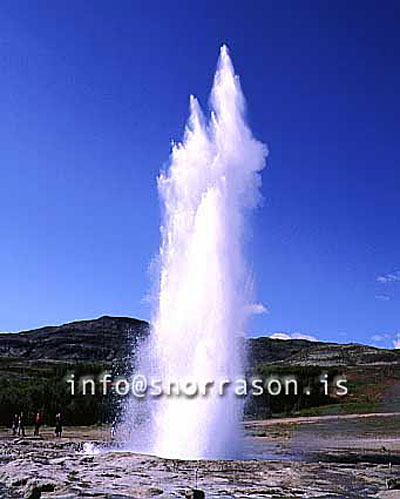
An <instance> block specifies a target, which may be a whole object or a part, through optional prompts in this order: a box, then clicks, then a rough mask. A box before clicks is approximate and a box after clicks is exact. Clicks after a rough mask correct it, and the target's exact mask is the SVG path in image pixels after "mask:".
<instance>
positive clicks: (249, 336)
mask: <svg viewBox="0 0 400 499" xmlns="http://www.w3.org/2000/svg"><path fill="white" fill-rule="evenodd" d="M104 318H109V319H132V320H135V321H139V322H145V323H146V324H149V325H150V324H151V322H150V321H149V320H148V319H142V318H139V317H135V316H128V315H110V314H102V315H100V316H98V317H94V318H93V317H92V318H85V319H71V320H67V321H66V322H61V323H57V324H50V323H49V324H44V325H39V326H35V327H32V328H28V329H21V330H18V331H0V334H18V333H27V332H31V331H38V330H40V329H45V328H47V327H61V326H66V325H68V324H73V323H75V322H93V321H97V320H100V319H104ZM290 334H292V335H293V336H292V337H289V336H290ZM280 335H286V336H287V337H286V338H283V337H279V336H280ZM238 336H239V337H240V336H241V335H238ZM243 337H244V338H245V339H256V338H269V339H271V340H279V341H294V340H301V341H308V342H310V343H332V344H337V345H351V344H353V345H365V346H369V347H373V348H379V349H381V350H399V349H400V348H398V347H397V348H396V347H385V346H380V345H376V344H373V343H364V342H358V341H326V340H319V339H317V338H311V337H310V336H309V335H307V333H304V334H303V333H300V332H299V331H296V332H293V333H287V332H285V331H270V332H269V333H251V334H245V335H244V336H243Z"/></svg>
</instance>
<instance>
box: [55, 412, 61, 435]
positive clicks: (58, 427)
mask: <svg viewBox="0 0 400 499" xmlns="http://www.w3.org/2000/svg"><path fill="white" fill-rule="evenodd" d="M55 433H56V437H58V438H61V433H62V424H61V413H59V412H58V413H57V414H56V429H55Z"/></svg>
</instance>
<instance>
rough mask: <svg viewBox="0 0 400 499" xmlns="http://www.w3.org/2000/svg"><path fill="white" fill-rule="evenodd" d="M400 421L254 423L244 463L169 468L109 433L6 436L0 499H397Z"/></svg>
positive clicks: (177, 463) (386, 417) (0, 451)
mask: <svg viewBox="0 0 400 499" xmlns="http://www.w3.org/2000/svg"><path fill="white" fill-rule="evenodd" d="M399 421H400V413H398V414H377V415H373V414H371V415H368V416H365V415H364V416H357V415H353V416H347V417H342V418H340V417H337V416H334V417H325V418H300V420H299V419H283V420H268V421H254V422H251V423H248V424H246V425H245V438H244V447H245V453H246V455H247V458H246V459H245V460H183V459H163V458H159V457H156V456H148V455H144V454H132V453H129V452H126V451H116V450H115V449H113V444H112V442H110V437H109V431H108V430H109V429H106V428H102V429H95V428H85V427H75V428H71V429H68V430H67V431H66V432H65V437H63V439H62V440H61V441H59V440H55V438H54V436H53V432H52V431H51V430H50V429H48V430H47V429H44V431H43V435H42V438H25V439H24V438H20V439H13V438H12V437H11V436H10V432H9V431H8V432H7V431H5V430H4V429H3V430H2V431H1V433H0V463H1V468H0V483H1V486H0V497H4V498H19V497H25V498H38V497H42V498H48V499H50V498H54V499H62V498H64V499H67V498H68V499H72V498H75V497H82V498H84V497H88V498H90V497H93V498H101V499H105V498H108V499H134V498H143V497H159V498H174V497H175V498H180V497H181V498H185V497H186V498H195V497H196V498H201V497H209V498H218V497H219V498H221V497H222V498H271V499H272V498H276V499H277V498H282V499H284V498H288V497H293V498H332V499H333V498H338V499H339V498H354V499H356V498H369V497H371V498H372V497H377V498H396V497H399V491H398V489H400V478H399V474H400V422H399Z"/></svg>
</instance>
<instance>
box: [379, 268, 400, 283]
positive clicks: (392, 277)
mask: <svg viewBox="0 0 400 499" xmlns="http://www.w3.org/2000/svg"><path fill="white" fill-rule="evenodd" d="M376 280H377V282H380V283H381V284H387V283H389V282H400V270H394V271H392V272H389V273H388V274H382V275H380V276H378V277H377V278H376Z"/></svg>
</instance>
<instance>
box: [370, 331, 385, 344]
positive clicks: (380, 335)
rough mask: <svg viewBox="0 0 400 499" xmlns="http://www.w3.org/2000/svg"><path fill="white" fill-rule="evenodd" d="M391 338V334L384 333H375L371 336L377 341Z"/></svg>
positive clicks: (381, 341) (372, 339)
mask: <svg viewBox="0 0 400 499" xmlns="http://www.w3.org/2000/svg"><path fill="white" fill-rule="evenodd" d="M388 340H390V334H387V333H382V334H374V335H373V336H371V341H374V342H375V343H383V342H384V341H388Z"/></svg>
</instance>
